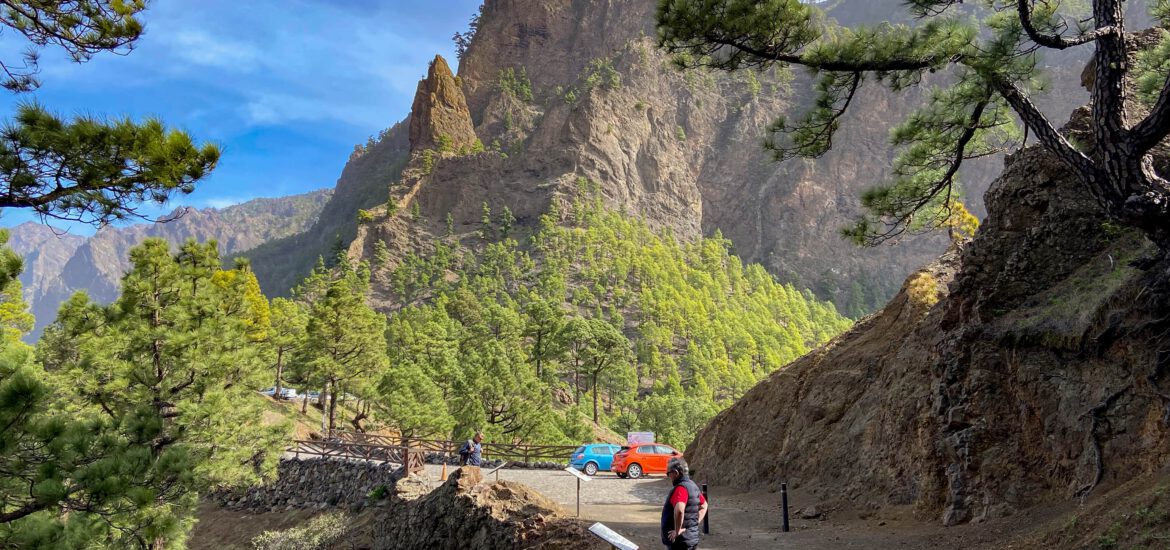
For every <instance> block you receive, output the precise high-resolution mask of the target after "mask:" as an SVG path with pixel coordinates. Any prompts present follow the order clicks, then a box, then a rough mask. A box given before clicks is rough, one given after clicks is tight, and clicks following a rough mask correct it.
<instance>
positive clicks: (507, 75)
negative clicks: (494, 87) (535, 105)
mask: <svg viewBox="0 0 1170 550" xmlns="http://www.w3.org/2000/svg"><path fill="white" fill-rule="evenodd" d="M498 83H499V87H500V91H502V92H504V93H507V94H510V95H511V96H512V97H514V98H516V99H519V100H521V101H526V102H531V101H532V81H531V80H529V79H528V71H527V70H526V69H525V68H524V67H520V70H519V71H516V69H514V68H512V67H508V68H507V69H503V70H501V71H500V76H499V80H498Z"/></svg>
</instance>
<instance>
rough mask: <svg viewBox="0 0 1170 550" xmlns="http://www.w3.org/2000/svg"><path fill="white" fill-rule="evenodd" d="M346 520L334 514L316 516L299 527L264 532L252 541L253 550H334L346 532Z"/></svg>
mask: <svg viewBox="0 0 1170 550" xmlns="http://www.w3.org/2000/svg"><path fill="white" fill-rule="evenodd" d="M347 522H348V518H347V517H346V516H345V514H342V513H340V512H334V513H330V514H325V515H321V516H317V517H315V518H313V519H311V520H309V522H308V523H306V524H305V525H303V526H300V527H293V528H292V529H285V530H283V531H265V532H264V533H263V534H261V535H260V536H258V537H256V538H254V539H252V548H254V549H255V550H324V549H326V548H334V547H336V545H337V544H338V543H340V542H341V541H342V540H343V539H344V538H345V535H346V532H347V531H348V526H347V525H346V524H347Z"/></svg>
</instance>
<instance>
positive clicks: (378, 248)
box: [373, 239, 390, 270]
mask: <svg viewBox="0 0 1170 550" xmlns="http://www.w3.org/2000/svg"><path fill="white" fill-rule="evenodd" d="M389 265H390V249H389V248H387V247H386V241H383V240H380V239H379V240H378V241H375V242H374V259H373V268H374V269H375V270H378V269H382V268H384V267H387V266H389Z"/></svg>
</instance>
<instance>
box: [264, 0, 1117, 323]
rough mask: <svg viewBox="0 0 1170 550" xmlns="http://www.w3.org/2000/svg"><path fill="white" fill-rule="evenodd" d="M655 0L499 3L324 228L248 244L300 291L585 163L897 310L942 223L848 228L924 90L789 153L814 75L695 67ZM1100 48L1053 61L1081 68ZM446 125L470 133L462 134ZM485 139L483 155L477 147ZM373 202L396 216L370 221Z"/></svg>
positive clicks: (784, 266)
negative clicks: (820, 149)
mask: <svg viewBox="0 0 1170 550" xmlns="http://www.w3.org/2000/svg"><path fill="white" fill-rule="evenodd" d="M1136 4H1140V2H1139V3H1135V5H1136ZM825 6H826V7H827V9H829V11H830V15H831V16H832V17H834V18H836V19H838V20H840V21H841V22H842V23H845V24H859V23H876V22H879V21H884V20H886V19H889V18H890V17H891V16H896V15H897V14H904V13H905V8H904V6H903V4H902V3H901V2H900V1H898V0H877V1H873V0H841V1H837V2H832V3H826V4H825ZM654 9H655V4H654V3H653V2H645V1H636V0H552V1H545V0H540V1H538V0H488V1H486V2H485V5H484V11H483V15H482V17H481V19H480V21H479V27H478V32H477V34H476V36H475V38H474V40H473V41H472V42H471V44H470V46H469V48H468V50H467V52H466V55H465V56H464V57H463V58H462V59H461V61H460V64H459V71H458V75H459V76H458V78H450V77H449V75H448V74H447V71H445V70H444V68H446V67H447V65H446V63H445V62H444V61H442V60H436V61H435V63H433V64H432V68H431V70H430V71H428V78H427V79H425V80H424V81H422V82H420V84H419V93H418V95H417V96H416V101H415V114H414V115H412V116H411V117H410V118H409V119H407V120H406V121H403V122H401V123H399V125H398V126H396V127H395V129H394V130H393V131H392V132H391V133H390V136H389V137H388V138H387V139H386V140H384V141H383V142H381V143H379V144H377V145H375V146H374V147H373V148H372V149H370V150H369V151H365V152H364V154H361V155H355V156H354V158H352V159H351V162H350V163H349V165H347V166H346V168H345V170H344V172H343V173H342V176H341V179H340V180H339V182H338V188H337V193H336V194H335V196H334V197H333V199H332V200H331V201H330V204H328V205H327V206H326V207H325V210H324V212H323V213H322V216H321V221H320V223H319V224H318V225H317V226H315V227H314V228H312V229H311V230H309V231H307V232H305V233H304V234H302V235H298V236H295V237H291V238H288V239H284V240H282V241H280V242H276V243H270V244H268V245H265V246H264V247H261V248H260V249H258V250H256V251H254V252H252V253H250V256H251V257H252V258H253V259H254V260H256V261H255V263H256V265H257V269H258V275H259V276H260V278H261V284H262V285H263V286H264V288H265V291H266V292H267V293H269V294H273V295H275V294H281V293H283V292H287V290H288V288H290V287H291V286H293V285H294V284H296V282H297V281H298V280H299V279H300V278H301V277H303V276H304V275H305V273H307V271H308V270H309V269H310V268H311V267H312V265H313V263H314V262H315V261H316V259H317V258H318V257H319V256H325V257H326V258H328V257H330V256H331V255H333V254H334V252H335V251H336V250H338V249H345V248H347V247H348V249H349V250H350V251H351V253H352V254H353V255H354V257H355V258H366V259H369V258H371V256H370V254H372V250H373V243H374V242H376V241H377V240H383V241H385V242H386V243H387V244H388V246H389V248H390V250H391V252H392V256H394V257H401V256H402V255H403V254H405V253H407V252H408V251H424V252H425V251H426V250H427V249H428V247H429V243H430V242H431V241H432V240H433V238H434V237H435V236H436V235H441V234H444V233H445V228H444V226H445V223H444V221H445V219H446V217H447V215H448V214H450V215H451V217H452V221H453V225H454V229H455V232H456V233H457V234H463V235H470V234H471V231H470V229H471V228H472V227H474V226H475V225H476V224H478V222H479V218H480V211H481V205H482V204H483V203H484V202H487V203H488V204H489V206H491V207H492V208H493V210H494V211H496V212H498V211H500V209H501V208H502V207H503V206H508V207H509V208H510V209H511V210H512V211H513V212H514V213H515V214H516V216H517V218H518V221H519V224H520V225H521V226H523V225H524V224H525V223H527V222H532V221H534V220H535V218H536V216H538V215H539V214H540V213H542V212H543V210H544V209H546V208H547V206H548V205H549V204H551V203H552V202H553V201H554V200H558V199H557V197H562V198H563V197H564V196H566V195H567V194H568V193H567V192H566V191H567V190H568V189H569V187H571V185H572V183H573V182H574V181H576V180H577V178H579V177H584V178H587V179H589V180H592V181H594V182H597V183H598V184H599V186H600V189H601V192H602V194H603V195H604V197H605V198H606V200H607V203H608V204H609V205H610V206H611V207H613V208H617V209H624V210H625V211H627V212H630V213H635V214H637V215H640V216H642V217H644V218H645V219H646V220H647V222H648V223H650V224H651V225H653V226H655V227H662V228H670V229H671V231H672V232H673V233H674V234H675V235H676V236H678V237H680V238H684V239H690V238H694V237H695V236H698V235H701V234H711V233H713V232H714V231H716V230H719V231H721V232H722V233H723V234H724V235H725V236H727V237H728V238H730V239H731V240H732V242H733V243H734V244H735V247H736V252H737V254H739V255H740V256H741V257H742V258H743V259H744V260H746V261H752V262H759V263H762V264H764V265H765V266H766V267H768V269H769V270H770V271H771V272H773V273H775V274H776V275H777V276H779V277H780V278H781V279H783V280H785V281H789V282H792V283H793V284H795V285H797V286H799V287H807V288H810V289H812V290H813V291H814V292H816V293H817V294H818V295H819V296H820V297H822V298H828V299H832V300H833V301H835V302H836V303H837V305H838V307H839V308H840V309H842V311H844V312H845V313H847V314H850V315H860V314H862V313H864V312H867V311H872V310H873V309H876V308H877V307H878V306H880V305H881V304H884V303H885V301H886V300H887V299H888V298H889V297H890V296H892V295H893V294H894V293H895V292H896V290H897V288H898V287H899V285H900V284H901V281H902V280H903V279H904V278H905V276H906V275H907V274H908V273H910V271H912V270H913V269H916V268H917V267H918V266H921V265H923V264H925V263H927V262H929V261H930V260H931V259H933V258H934V257H936V256H937V254H939V253H940V252H941V251H943V250H944V249H945V247H946V246H947V243H946V240H945V239H942V238H939V237H937V236H936V237H921V238H911V239H906V240H905V241H903V242H902V243H900V244H899V245H898V246H891V247H884V248H881V249H876V250H870V249H858V248H856V247H854V246H852V245H851V244H848V243H846V242H845V241H843V240H842V239H841V238H840V237H839V234H838V230H839V228H840V227H842V226H844V225H845V224H847V223H848V222H849V221H850V220H851V219H853V217H854V216H855V215H856V214H857V213H858V212H859V210H860V208H861V207H860V199H859V197H860V196H861V193H862V191H863V190H864V189H866V188H868V187H870V186H872V185H874V184H877V183H879V182H881V181H882V180H883V179H884V178H886V177H887V176H888V174H889V160H890V157H891V151H890V150H889V148H888V145H887V138H888V129H889V128H890V126H891V125H892V124H894V123H895V122H896V121H898V120H900V119H901V118H902V117H903V116H905V115H906V114H907V113H909V112H910V110H911V109H912V108H913V107H914V106H915V104H914V101H915V99H916V98H915V97H913V96H912V94H911V95H906V94H903V95H894V94H890V93H888V92H887V91H885V90H883V89H880V88H878V87H870V88H865V89H864V90H863V92H862V97H861V98H860V101H859V105H862V106H863V108H859V109H855V110H853V111H852V112H851V113H850V114H849V115H848V116H847V118H846V119H845V120H843V124H842V126H843V130H842V131H841V133H840V134H839V135H838V136H837V139H836V140H835V141H836V147H835V149H834V150H833V151H832V152H830V153H828V154H826V155H825V156H824V157H822V158H819V159H815V160H807V161H792V162H786V163H781V164H778V163H774V162H772V160H771V158H770V154H769V153H767V152H766V151H765V150H764V149H763V148H762V146H761V141H762V137H763V136H764V134H765V129H766V126H767V124H768V123H770V122H771V121H773V120H774V119H775V118H776V117H777V116H778V115H781V114H784V113H791V112H794V111H796V110H799V109H801V108H803V106H805V105H806V104H807V103H808V102H810V101H811V100H812V98H811V96H806V95H802V94H796V93H794V92H793V90H806V89H809V87H808V85H807V82H805V81H804V80H802V79H806V78H807V77H806V76H802V75H800V74H798V75H796V76H792V75H790V74H789V73H787V72H783V71H767V72H764V73H751V74H748V73H746V72H745V73H740V74H735V75H727V74H722V73H718V74H717V73H707V72H702V71H693V72H689V73H679V72H677V71H675V70H674V69H673V68H671V67H670V66H669V60H668V59H667V58H666V57H665V56H664V55H662V54H661V53H660V52H659V51H658V50H657V49H656V47H655V43H654V35H655V29H654ZM907 20H908V19H907ZM1084 55H1085V53H1084V52H1083V51H1080V50H1077V51H1075V52H1069V53H1065V54H1061V56H1060V57H1059V58H1055V57H1054V58H1053V60H1050V64H1055V65H1057V69H1058V70H1061V69H1060V67H1064V66H1073V67H1079V66H1080V65H1081V64H1082V61H1081V59H1082V58H1083V57H1084ZM793 78H795V79H796V80H793ZM1072 81H1075V79H1067V78H1058V79H1056V82H1057V83H1058V85H1056V86H1054V88H1053V93H1052V94H1050V95H1049V96H1045V97H1044V98H1041V99H1040V100H1039V102H1040V103H1041V104H1042V105H1044V106H1045V107H1046V110H1047V111H1048V113H1049V114H1050V116H1051V117H1052V118H1055V119H1063V118H1064V117H1066V116H1067V114H1068V112H1069V111H1071V109H1072V107H1073V106H1075V105H1080V104H1081V103H1083V101H1084V92H1083V90H1079V88H1077V87H1076V86H1072V85H1066V83H1068V82H1072ZM452 83H457V84H458V85H459V86H460V87H461V88H462V92H463V94H462V95H463V96H464V99H462V100H461V99H460V98H459V97H458V94H455V93H453V91H454V90H452V88H451V84H452ZM940 83H941V82H940ZM463 103H465V104H466V107H467V109H466V115H467V116H470V120H471V124H472V125H473V127H474V130H473V133H469V132H468V128H467V126H466V120H467V116H465V114H464V109H463V108H462V104H463ZM412 136H413V140H414V142H415V146H414V147H413V151H414V157H413V158H414V160H413V161H412V160H411V159H412V156H411V154H412V148H411V145H410V143H411V140H412ZM439 136H445V137H446V139H449V140H451V141H452V142H454V141H455V140H458V141H459V142H460V144H459V145H455V144H454V143H452V146H450V147H447V146H445V145H444V144H440V143H439ZM476 139H478V140H479V141H480V142H482V143H483V144H484V145H485V146H486V148H487V151H486V152H484V153H473V152H472V151H474V150H476V149H475V148H474V147H473V145H474V141H475V140H476ZM464 142H468V143H470V144H472V146H469V147H468V148H467V149H466V150H465V149H464V148H463V143H464ZM439 149H445V150H446V151H447V152H440V151H438V150H439ZM426 150H431V151H432V153H429V154H427V155H426V158H425V159H424V158H420V155H421V154H422V153H423V152H424V151H426ZM408 167H409V168H408ZM999 167H1000V161H999V159H989V160H985V161H983V162H982V163H978V162H973V163H971V165H970V166H969V167H968V168H967V169H966V170H965V172H964V177H965V179H964V182H965V187H966V188H967V189H968V190H969V192H970V198H969V206H970V207H971V209H972V210H973V211H974V212H976V213H982V212H983V208H982V200H981V197H982V195H983V191H984V190H985V189H986V186H987V184H988V183H989V182H990V181H991V179H992V178H993V177H994V175H996V174H998V172H999ZM387 193H389V195H390V196H391V197H392V199H390V200H393V201H394V202H396V203H397V204H398V208H397V210H398V212H397V213H396V214H395V215H394V216H392V217H389V218H388V217H387V216H386V215H385V214H386V211H385V209H380V210H378V209H377V207H378V206H379V205H383V204H385V203H386V201H387V200H388V197H387ZM358 208H364V209H374V210H377V211H378V212H380V216H379V218H378V219H376V220H375V222H374V223H372V224H369V225H367V226H363V227H361V228H359V227H358V223H357V221H356V219H355V218H356V213H357V209H358ZM415 209H417V210H418V212H419V216H417V217H416V216H414V215H412V214H410V212H412V211H413V210H415ZM359 233H361V234H362V237H361V238H360V239H358V241H357V242H354V241H355V237H358V235H359Z"/></svg>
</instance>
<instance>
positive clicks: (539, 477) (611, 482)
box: [427, 464, 670, 514]
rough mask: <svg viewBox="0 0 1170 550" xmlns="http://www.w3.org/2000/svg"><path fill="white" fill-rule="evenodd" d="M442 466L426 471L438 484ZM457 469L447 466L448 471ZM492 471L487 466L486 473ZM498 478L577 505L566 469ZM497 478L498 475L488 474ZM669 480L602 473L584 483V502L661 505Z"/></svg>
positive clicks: (572, 480)
mask: <svg viewBox="0 0 1170 550" xmlns="http://www.w3.org/2000/svg"><path fill="white" fill-rule="evenodd" d="M442 468H443V467H442V466H435V465H431V464H428V465H427V474H428V475H430V476H431V478H432V479H433V480H435V485H438V484H439V483H440V482H439V481H438V479H439V475H440V474H441V473H442ZM453 471H455V469H454V468H452V467H450V466H448V467H447V473H451V472H453ZM489 471H490V470H488V469H485V470H484V472H485V474H486V473H487V472H489ZM498 473H499V479H501V480H507V481H517V482H520V483H523V484H525V485H527V486H529V487H531V488H533V489H536V490H537V491H539V492H540V493H541V494H543V495H544V496H546V497H548V498H551V499H553V500H555V501H556V502H558V503H560V505H561V506H564V507H565V509H566V510H567V511H568V512H569V513H570V514H572V513H573V512H574V511H575V509H576V506H577V477H576V476H574V475H573V474H570V473H568V472H565V471H563V470H519V469H516V470H512V469H507V468H505V469H502V470H499V471H498ZM484 477H485V479H489V480H494V479H496V474H491V475H490V476H487V475H485V476H484ZM669 483H670V482H669V481H667V479H666V477H664V476H650V477H644V478H642V479H621V478H619V477H618V476H616V475H614V474H611V473H609V472H600V473H598V474H597V475H596V476H593V477H592V478H590V480H589V481H582V482H581V505H582V507H584V506H598V505H613V504H661V502H662V500H663V499H665V498H666V490H667V488H668V487H669Z"/></svg>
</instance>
